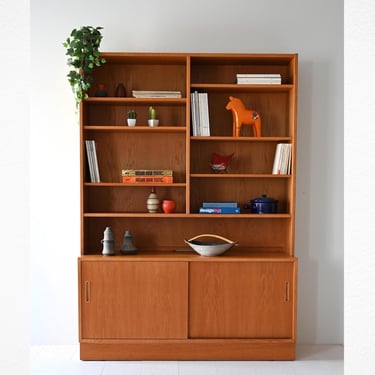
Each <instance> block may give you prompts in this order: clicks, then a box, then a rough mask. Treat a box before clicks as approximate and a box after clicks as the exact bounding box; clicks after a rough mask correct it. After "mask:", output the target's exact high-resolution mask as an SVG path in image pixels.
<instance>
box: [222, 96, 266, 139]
mask: <svg viewBox="0 0 375 375" xmlns="http://www.w3.org/2000/svg"><path fill="white" fill-rule="evenodd" d="M225 108H226V109H227V110H228V111H229V110H231V111H232V116H233V137H239V136H240V133H241V127H242V125H251V126H252V127H253V134H254V137H261V136H262V123H261V118H260V115H259V113H258V112H257V111H254V110H252V109H246V107H245V105H244V103H243V102H242V100H241V99H238V98H235V97H234V96H230V97H229V102H228V104H227V106H226V107H225Z"/></svg>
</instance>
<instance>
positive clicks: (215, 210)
mask: <svg viewBox="0 0 375 375" xmlns="http://www.w3.org/2000/svg"><path fill="white" fill-rule="evenodd" d="M199 213H200V214H239V213H240V208H239V207H200V208H199Z"/></svg>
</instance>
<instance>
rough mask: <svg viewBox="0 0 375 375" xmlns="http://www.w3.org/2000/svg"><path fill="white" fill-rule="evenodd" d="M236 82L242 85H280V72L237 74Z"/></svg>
mask: <svg viewBox="0 0 375 375" xmlns="http://www.w3.org/2000/svg"><path fill="white" fill-rule="evenodd" d="M237 83H238V84H240V85H241V84H242V85H280V84H281V75H280V74H266V73H264V74H262V73H260V74H237Z"/></svg>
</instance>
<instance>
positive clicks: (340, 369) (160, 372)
mask: <svg viewBox="0 0 375 375" xmlns="http://www.w3.org/2000/svg"><path fill="white" fill-rule="evenodd" d="M52 374H53V375H281V374H282V375H315V374H317V375H342V374H344V349H343V346H341V345H299V346H298V348H297V360H296V361H287V362H278V361H274V362H271V361H267V362H258V361H206V362H203V361H170V362H165V361H161V362H156V361H122V362H118V361H107V362H103V361H92V362H91V361H90V362H87V361H80V360H79V348H78V346H37V347H32V348H31V371H30V375H52Z"/></svg>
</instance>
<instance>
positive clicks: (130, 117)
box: [127, 109, 137, 126]
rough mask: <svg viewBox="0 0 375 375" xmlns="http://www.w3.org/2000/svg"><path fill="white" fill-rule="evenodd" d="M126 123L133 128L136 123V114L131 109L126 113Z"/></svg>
mask: <svg viewBox="0 0 375 375" xmlns="http://www.w3.org/2000/svg"><path fill="white" fill-rule="evenodd" d="M127 121H128V125H129V126H135V123H136V122H137V112H136V111H135V110H134V109H131V110H130V111H129V112H128V118H127Z"/></svg>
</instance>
